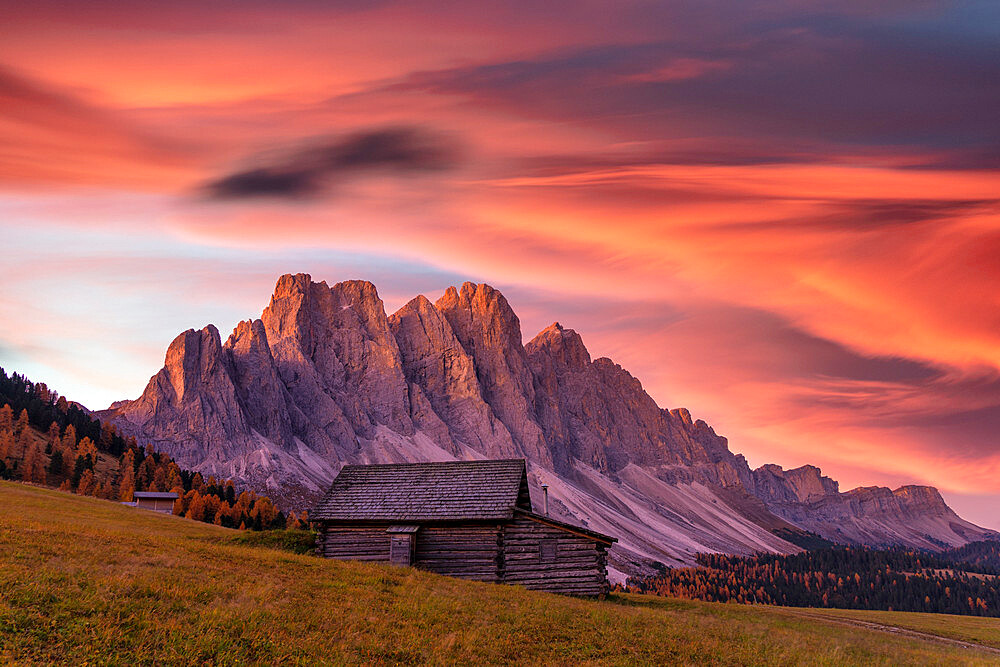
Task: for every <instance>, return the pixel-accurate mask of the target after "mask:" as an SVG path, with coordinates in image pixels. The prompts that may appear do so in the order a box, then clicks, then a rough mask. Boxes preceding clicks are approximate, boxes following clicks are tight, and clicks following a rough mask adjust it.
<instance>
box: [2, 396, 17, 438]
mask: <svg viewBox="0 0 1000 667" xmlns="http://www.w3.org/2000/svg"><path fill="white" fill-rule="evenodd" d="M13 430H14V411H13V410H12V409H11V407H10V404H9V403H4V404H3V407H2V408H0V435H2V434H4V433H6V432H8V431H11V432H13Z"/></svg>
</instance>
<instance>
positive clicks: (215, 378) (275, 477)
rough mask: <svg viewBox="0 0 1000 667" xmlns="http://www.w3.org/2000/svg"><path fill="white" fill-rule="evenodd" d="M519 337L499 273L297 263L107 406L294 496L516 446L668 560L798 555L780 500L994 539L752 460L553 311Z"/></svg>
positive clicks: (186, 338)
mask: <svg viewBox="0 0 1000 667" xmlns="http://www.w3.org/2000/svg"><path fill="white" fill-rule="evenodd" d="M521 341H522V338H521V326H520V321H519V320H518V318H517V315H516V314H515V313H514V311H513V309H512V308H511V306H510V304H509V303H508V302H507V300H506V298H504V296H503V295H502V294H501V293H500V292H499V291H497V290H495V289H493V288H492V287H490V286H489V285H485V284H474V283H471V282H467V283H464V284H463V285H462V286H461V287H460V288H458V287H449V288H448V289H447V290H446V291H445V293H444V294H443V295H442V296H441V298H440V299H438V301H437V302H436V303H431V301H429V300H428V299H427V298H425V297H424V296H417V297H416V298H414V299H412V300H411V301H410V302H409V303H407V304H406V305H405V306H403V307H402V308H400V309H399V310H398V311H397V312H396V313H394V314H392V316H387V315H386V313H385V307H384V304H383V302H382V300H381V298H380V297H379V295H378V291H377V289H376V287H375V285H373V284H372V283H370V282H368V281H364V280H349V281H344V282H339V283H336V284H334V285H333V286H332V287H330V286H328V285H327V284H326V283H325V282H320V283H316V282H313V281H312V278H311V277H310V276H309V275H308V274H304V273H300V274H294V275H293V274H288V275H284V276H282V277H281V278H279V279H278V281H277V283H276V285H275V289H274V293H273V295H272V297H271V300H270V303H269V304H268V306H267V307H266V308H265V309H264V311H263V313H262V314H261V317H260V319H253V320H245V321H242V322H240V323H239V324H238V325H237V326H236V328H235V329H234V330H233V333H232V334H231V335H230V336H229V337H228V339H227V340H226V342H225V344H224V345H223V344H222V343H221V337H220V335H219V332H218V330H217V329H216V328H215V327H214V326H211V325H209V326H207V327H205V328H204V329H201V330H199V331H195V330H189V331H186V332H184V333H182V334H181V335H180V336H178V337H177V338H176V339H175V340H174V341H173V342H172V343H171V344H170V346H169V348H168V350H167V354H166V357H165V362H164V367H163V369H162V370H160V371H159V372H158V373H157V374H156V375H154V376H153V377H152V378H151V379H150V381H149V384H148V385H147V386H146V389H145V391H144V392H143V394H142V396H141V397H139V398H138V399H136V400H134V401H125V402H119V403H115V404H114V405H113V406H112V409H110V410H108V411H107V412H106V414H105V415H104V416H105V417H106V418H111V419H113V420H114V421H115V423H116V424H118V425H119V427H121V428H122V429H123V431H124V432H126V433H129V434H132V435H136V436H137V437H138V438H140V440H141V441H142V442H153V443H155V444H156V445H157V446H158V447H159V448H161V449H164V450H165V451H167V452H169V453H170V454H171V455H173V456H174V457H175V458H176V460H177V461H178V462H179V463H181V464H182V465H184V466H186V467H190V468H192V469H197V470H199V471H201V472H202V473H203V474H215V475H221V476H227V477H235V478H239V479H241V480H243V481H244V482H245V483H247V484H250V485H252V486H253V487H254V488H255V489H257V490H259V491H262V492H266V493H268V494H272V495H274V496H277V497H279V498H281V499H282V500H283V501H285V502H286V503H288V504H289V505H290V506H296V504H297V507H302V506H306V505H308V503H309V502H310V501H311V500H314V499H315V497H316V495H317V494H318V493H320V492H321V491H322V490H323V488H324V487H325V485H327V484H328V483H329V481H330V480H331V479H332V478H333V476H334V475H335V474H336V469H337V468H338V467H339V465H341V464H343V463H348V462H349V463H374V462H401V461H421V460H446V459H450V458H520V457H523V458H525V459H527V460H528V461H529V471H530V475H531V479H532V482H531V483H532V484H536V485H537V484H539V483H542V482H543V481H544V483H548V484H550V491H551V492H552V498H551V500H552V505H553V507H554V508H555V511H556V512H557V513H560V515H561V516H563V518H571V517H573V516H575V517H577V519H578V520H583V521H584V524H585V525H591V524H588V523H587V521H593V522H594V523H593V524H592V525H593V527H595V528H596V529H598V530H602V531H605V532H609V533H610V534H616V535H620V536H621V537H622V542H621V543H619V546H618V547H617V548H619V549H634V550H635V552H634V553H642V554H646V555H648V556H650V557H652V558H654V559H656V560H660V561H661V562H668V561H670V562H675V561H676V562H690V560H691V557H692V554H694V553H695V552H697V551H722V550H728V551H731V552H737V553H752V552H755V551H760V550H778V551H781V550H785V549H792V550H794V547H793V546H792V545H791V544H789V543H787V542H784V541H783V540H781V539H779V538H777V537H775V536H774V535H773V534H771V533H770V532H768V529H769V527H773V526H772V524H773V522H774V521H780V520H779V519H777V517H776V516H774V515H767V516H769V517H770V518H767V516H765V521H764V523H759V522H757V521H758V519H754V518H753V517H758V515H762V514H761V513H764V514H766V511H768V510H769V511H770V512H772V513H774V514H775V515H778V516H781V517H782V518H783V519H785V520H787V521H789V522H791V523H793V524H795V525H796V526H798V527H799V528H805V529H807V530H813V531H815V532H817V533H820V534H822V535H824V536H826V537H829V538H830V539H836V540H839V541H844V542H860V543H866V544H883V543H889V542H892V543H904V544H910V545H914V546H921V547H927V548H936V546H940V544H941V543H949V544H961V543H964V542H965V541H969V540H972V539H982V536H984V535H986V534H988V533H987V532H986V531H983V530H982V529H980V528H978V527H976V526H974V525H972V524H969V523H968V522H965V521H963V520H962V519H960V518H959V517H958V516H957V515H955V514H954V513H953V512H951V510H950V509H948V508H947V506H946V505H944V501H943V500H942V499H941V497H940V494H938V493H937V491H936V490H935V489H933V488H930V487H921V486H908V487H902V488H900V489H897V490H896V491H890V490H889V489H887V488H882V487H873V488H868V489H856V490H854V491H851V492H848V493H839V492H838V486H837V483H836V482H835V481H833V480H831V479H829V478H828V477H825V476H823V475H822V472H821V471H820V470H819V469H818V468H816V467H814V466H802V467H800V468H795V469H793V470H788V471H786V470H783V469H782V468H781V467H780V466H773V465H767V466H762V467H761V468H758V469H757V470H755V471H751V470H750V469H749V467H748V466H747V463H746V460H745V459H744V458H743V457H741V456H736V455H734V454H733V453H732V452H731V451H730V450H729V447H728V441H727V440H726V438H724V437H722V436H719V435H718V434H716V433H715V431H714V430H713V429H712V427H711V426H709V425H708V424H706V423H705V422H704V421H703V420H701V419H694V418H693V417H692V415H691V413H690V412H689V411H688V410H686V409H684V408H676V409H674V410H664V409H662V408H660V407H659V406H658V405H657V404H656V402H655V401H654V400H653V398H652V397H651V396H650V395H649V394H648V393H646V391H645V390H644V389H643V387H642V383H641V382H640V381H639V380H638V379H637V378H635V377H634V376H632V375H631V374H630V373H629V372H628V371H627V370H625V369H624V368H622V367H621V366H619V365H618V364H616V363H614V362H613V361H611V360H610V359H606V358H598V359H594V360H591V357H590V353H589V352H588V351H587V348H586V346H585V345H584V343H583V339H582V338H581V337H580V335H579V334H578V333H577V332H575V331H574V330H572V329H568V328H565V327H563V326H562V325H561V324H560V323H558V322H555V323H553V324H552V325H551V326H549V327H547V328H545V329H544V330H543V331H541V332H539V334H538V335H537V336H535V337H534V339H532V340H531V341H530V342H528V343H527V345H522V343H521ZM747 494H752V495H753V496H756V500H754V501H753V502H754V503H756V505H754V507H755V508H756V509H753V511H752V512H750V510H747V511H748V512H750V513H749V514H746V513H742V512H744V509H745V508H747V507H750V505H748V504H747V502H745V500H746V498H749V496H747ZM741 498H743V500H741ZM761 501H762V502H763V504H764V505H766V507H767V510H764V509H763V508H762V507H761V505H760V502H761ZM741 508H743V509H741ZM755 522H757V523H755ZM668 554H673V555H672V556H669V557H668ZM685 554H686V555H685ZM671 558H673V561H671Z"/></svg>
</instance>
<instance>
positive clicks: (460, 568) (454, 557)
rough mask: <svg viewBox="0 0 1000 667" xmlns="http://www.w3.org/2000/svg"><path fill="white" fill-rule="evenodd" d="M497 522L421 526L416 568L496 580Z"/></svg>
mask: <svg viewBox="0 0 1000 667" xmlns="http://www.w3.org/2000/svg"><path fill="white" fill-rule="evenodd" d="M501 553H502V552H501V550H500V526H496V525H494V526H476V525H471V526H466V525H452V526H424V527H423V528H421V529H420V532H418V533H417V555H416V559H415V562H414V565H416V566H417V567H419V568H423V569H425V570H430V571H431V572H437V573H438V574H447V575H449V576H452V577H461V578H462V579H475V580H477V581H500V566H501V564H502V560H501Z"/></svg>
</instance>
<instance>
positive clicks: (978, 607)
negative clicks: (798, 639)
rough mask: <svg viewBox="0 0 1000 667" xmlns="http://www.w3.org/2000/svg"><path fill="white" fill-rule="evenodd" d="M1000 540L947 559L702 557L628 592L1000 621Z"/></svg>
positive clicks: (884, 554) (821, 554)
mask: <svg viewBox="0 0 1000 667" xmlns="http://www.w3.org/2000/svg"><path fill="white" fill-rule="evenodd" d="M997 554H1000V542H986V543H975V544H972V545H967V546H966V547H961V548H959V549H955V550H950V551H946V552H943V553H940V554H932V553H928V552H921V551H914V550H909V549H899V548H896V549H873V548H869V547H860V546H858V547H856V546H850V547H830V548H823V549H817V550H814V551H805V552H801V553H798V554H792V555H781V554H758V555H756V556H749V557H741V556H728V555H724V554H699V555H698V556H697V563H698V565H699V567H689V568H674V569H665V570H664V571H663V572H662V573H661V574H658V575H656V576H654V577H650V578H647V579H643V580H635V579H629V580H628V582H627V585H626V587H627V589H628V590H630V591H635V592H642V593H654V594H657V595H665V596H670V597H679V598H688V599H696V600H706V601H709V602H738V603H744V604H767V605H781V606H792V607H834V608H839V609H882V610H890V611H922V612H933V613H941V614H964V615H973V616H995V617H997V616H1000V567H998V565H1000V563H998V562H997V561H996V560H993V558H995V557H996V555H997Z"/></svg>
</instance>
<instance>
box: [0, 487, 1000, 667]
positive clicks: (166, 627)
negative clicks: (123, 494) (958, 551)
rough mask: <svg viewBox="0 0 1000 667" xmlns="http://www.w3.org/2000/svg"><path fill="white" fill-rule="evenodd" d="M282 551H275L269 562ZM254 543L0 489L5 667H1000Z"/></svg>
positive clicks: (704, 610)
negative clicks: (65, 666) (11, 665)
mask: <svg viewBox="0 0 1000 667" xmlns="http://www.w3.org/2000/svg"><path fill="white" fill-rule="evenodd" d="M286 537H287V536H285V537H281V536H279V537H278V538H277V540H276V542H277V543H278V544H277V546H279V547H280V546H282V545H283V544H285V543H287V542H288V540H287V539H286ZM236 538H239V539H236ZM248 539H252V540H265V541H267V540H268V539H269V538H257V537H254V538H247V537H244V536H238V535H237V533H236V532H235V531H231V530H226V529H224V528H218V527H216V526H211V525H208V524H203V523H197V522H194V521H189V520H186V519H181V518H178V517H173V516H165V515H159V514H153V513H149V512H144V511H141V510H136V509H133V508H128V507H124V506H121V505H117V504H115V503H111V502H107V501H101V500H97V499H94V498H83V497H78V496H71V495H68V494H63V493H59V492H56V491H51V490H46V489H39V488H35V487H30V486H26V485H21V484H16V483H10V482H4V483H0V663H8V662H16V663H72V664H88V663H89V664H122V665H125V664H149V663H158V664H248V663H256V664H317V663H318V664H329V663H333V664H354V663H383V664H387V663H413V662H430V663H436V664H439V663H444V664H452V663H466V664H467V663H475V664H483V663H518V664H538V663H549V664H551V663H555V664H578V663H606V664H622V665H626V664H725V665H732V664H745V665H795V664H831V665H840V664H886V665H888V664H893V665H898V664H915V665H926V664H996V663H997V661H998V660H1000V656H998V655H995V654H989V653H984V652H980V651H976V650H968V649H961V648H957V647H952V646H948V645H943V644H939V643H936V642H934V641H925V640H920V639H913V638H906V637H900V636H894V635H892V634H889V633H885V632H879V631H875V630H866V629H860V628H855V627H848V626H844V625H841V624H839V623H836V622H831V621H829V620H825V619H824V618H823V617H822V616H820V614H822V615H827V616H829V615H831V613H832V612H831V611H830V610H822V611H821V612H819V611H818V612H816V614H817V615H816V616H815V617H814V616H813V614H814V612H813V611H812V610H784V609H778V608H771V607H749V606H742V605H722V604H709V603H702V602H692V601H681V600H670V599H665V598H655V597H650V596H640V595H626V596H611V597H610V598H609V599H607V600H604V601H593V600H578V599H571V598H565V597H560V596H555V595H548V594H543V593H535V592H531V591H526V590H524V589H521V588H516V587H509V586H496V585H491V584H481V583H475V582H466V581H459V580H455V579H449V578H446V577H440V576H436V575H433V574H429V573H426V572H420V571H416V570H413V569H408V568H394V567H389V566H382V565H372V564H364V563H345V562H335V561H328V560H323V559H319V558H315V557H313V556H309V555H300V554H296V553H292V552H290V551H287V550H284V549H282V548H277V549H276V548H271V546H264V545H262V546H252V545H250V544H247V543H246V541H247V540H248ZM292 541H294V540H292ZM272 546H273V545H272ZM838 613H839V614H844V612H838ZM849 614H850V613H847V615H849ZM924 616H927V615H920V618H921V620H919V621H914V622H915V623H920V624H921V627H920V628H919V629H921V630H922V631H924V632H930V633H932V634H939V635H942V636H948V635H949V633H951V635H953V636H954V633H955V632H956V631H955V630H954V627H959V626H955V624H956V623H960V624H961V623H964V622H966V621H969V622H971V621H975V622H976V623H975V624H969V625H961V626H960V627H962V628H965V630H962V632H968V633H971V634H968V635H963V636H965V637H967V638H969V639H976V640H977V641H979V642H981V643H984V644H985V643H993V644H995V643H996V642H997V641H1000V621H998V620H996V619H992V620H987V619H964V618H959V617H947V616H937V617H935V616H929V617H928V618H926V619H925V618H923V617H924ZM860 617H861V615H860V614H859V618H860ZM897 617H903V618H917V615H912V616H911V615H892V616H891V620H892V622H893V623H897V624H899V625H901V624H902V623H903V621H896V620H895V619H896V618H897ZM887 619H890V617H886V618H885V619H883V620H881V621H879V622H883V623H884V622H886V620H887Z"/></svg>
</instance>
